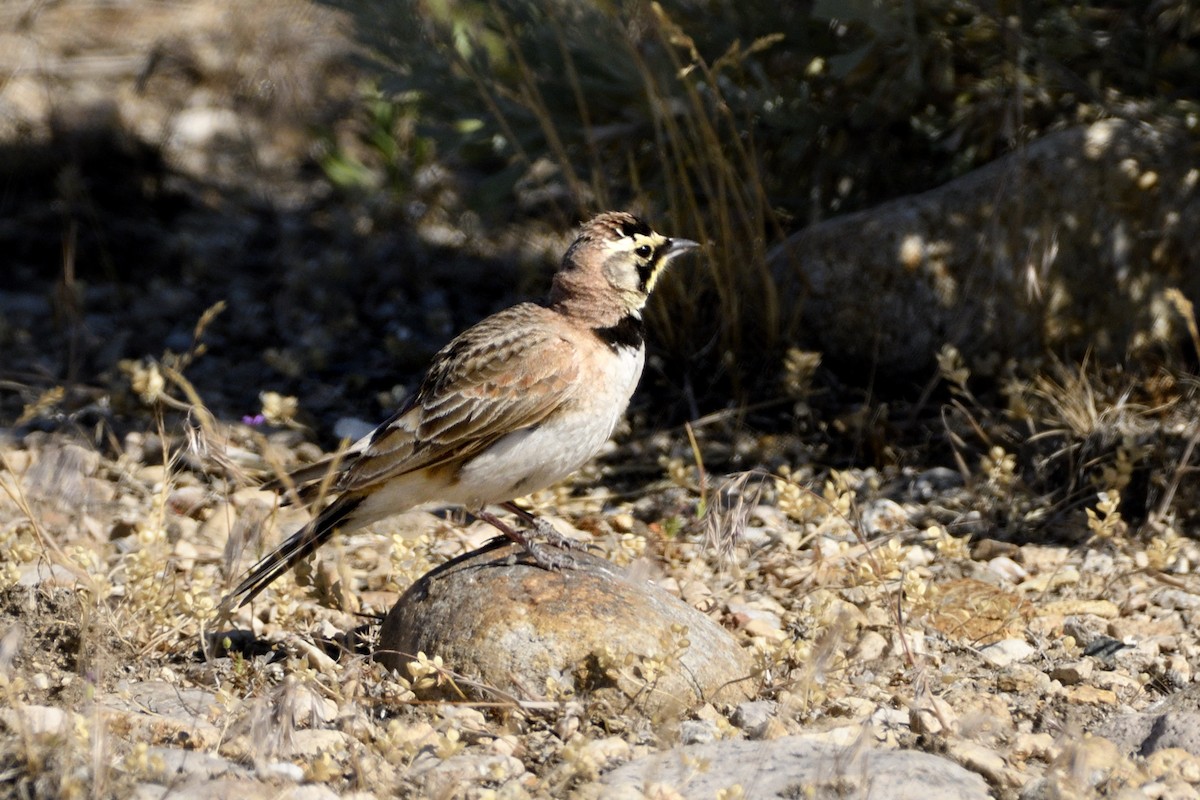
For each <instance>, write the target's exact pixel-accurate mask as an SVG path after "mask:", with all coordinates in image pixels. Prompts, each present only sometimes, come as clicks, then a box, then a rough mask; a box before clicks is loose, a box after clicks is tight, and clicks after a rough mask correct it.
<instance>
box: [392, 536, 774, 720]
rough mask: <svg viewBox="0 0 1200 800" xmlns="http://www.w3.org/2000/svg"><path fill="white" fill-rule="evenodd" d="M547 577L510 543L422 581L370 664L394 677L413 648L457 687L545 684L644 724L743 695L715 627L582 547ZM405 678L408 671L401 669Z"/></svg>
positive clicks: (730, 650)
mask: <svg viewBox="0 0 1200 800" xmlns="http://www.w3.org/2000/svg"><path fill="white" fill-rule="evenodd" d="M571 555H572V556H573V558H574V559H575V565H574V566H572V567H570V568H566V569H563V570H556V571H551V570H546V569H542V568H540V567H538V566H537V565H535V564H534V563H533V562H532V561H531V559H530V558H529V556H528V554H526V553H525V552H524V551H523V550H522V549H521V548H519V547H516V546H515V545H503V544H502V545H499V546H494V545H492V546H488V547H484V548H482V549H480V550H477V551H475V552H474V553H470V554H468V555H466V556H463V557H461V558H458V559H455V560H454V561H452V562H450V563H448V564H445V565H443V566H441V567H439V568H438V569H435V570H433V571H432V572H430V573H428V574H426V575H425V576H424V577H422V578H421V579H420V580H419V581H417V582H416V583H415V584H413V586H412V587H411V588H410V589H409V590H408V591H407V592H406V593H405V594H404V596H403V597H401V598H400V600H399V602H397V603H396V605H395V607H394V608H393V609H392V610H391V612H390V613H389V614H388V616H387V619H386V620H384V623H383V627H382V629H381V630H380V634H379V646H378V649H377V652H376V656H375V657H376V658H377V659H378V660H379V661H381V662H382V663H384V664H385V665H386V666H388V667H390V668H392V669H396V670H398V671H401V672H402V673H403V672H404V668H405V665H406V664H407V663H408V662H410V661H412V660H414V658H415V656H416V654H417V653H418V652H423V653H425V654H426V655H427V656H429V657H430V658H433V657H434V656H441V658H442V661H443V663H444V664H445V666H446V667H447V668H449V669H452V670H454V671H455V672H456V673H458V674H461V675H466V676H468V678H470V680H471V681H472V682H474V683H476V684H478V686H482V687H487V688H485V689H480V688H478V687H473V686H472V685H471V684H470V683H469V682H467V681H458V682H457V685H458V687H459V688H461V689H464V690H467V691H470V692H472V693H474V694H476V695H480V696H483V695H486V694H487V693H488V692H487V689H491V690H494V691H496V692H498V693H500V694H502V695H509V696H515V697H517V698H520V699H538V698H540V697H542V695H543V694H544V693H545V691H546V686H547V679H552V680H553V681H555V682H556V683H557V684H558V686H559V687H560V689H565V690H567V691H570V692H574V693H576V694H581V695H588V696H589V697H590V698H591V699H593V700H597V701H604V702H608V703H610V704H611V706H612V707H613V709H614V710H617V711H621V710H626V709H628V710H636V711H639V712H640V713H643V714H647V715H650V716H656V715H659V714H664V713H674V712H676V711H679V710H681V709H682V708H686V707H689V706H695V705H699V704H700V703H703V702H717V703H736V702H739V701H742V700H747V699H750V698H751V697H753V695H754V693H755V690H756V688H757V684H756V682H755V681H754V680H752V679H751V674H752V670H753V665H752V659H751V656H750V655H749V654H748V653H747V652H746V651H744V650H742V648H740V647H739V646H738V644H737V642H736V641H735V640H734V639H733V637H732V636H731V635H730V634H729V633H728V632H727V631H726V630H725V629H724V628H722V627H721V626H720V625H718V624H717V623H716V622H714V621H712V620H711V619H709V618H708V617H706V616H705V615H704V614H701V613H700V612H699V611H697V610H696V609H694V608H692V607H691V606H689V605H687V604H686V603H683V602H682V601H680V600H679V599H678V598H676V597H674V596H672V595H670V594H668V593H667V592H666V591H664V590H663V589H661V588H659V587H657V586H655V585H654V584H652V583H649V582H647V581H644V580H636V579H632V578H629V577H627V576H626V575H625V573H624V571H623V570H622V569H621V568H620V567H617V566H616V565H614V564H611V563H609V562H608V561H605V560H604V559H601V558H597V557H596V556H593V555H591V554H589V553H586V552H583V551H581V550H576V551H572V553H571ZM405 674H407V673H405Z"/></svg>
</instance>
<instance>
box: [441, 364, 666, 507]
mask: <svg viewBox="0 0 1200 800" xmlns="http://www.w3.org/2000/svg"><path fill="white" fill-rule="evenodd" d="M644 360H645V354H644V353H643V352H642V351H640V350H638V351H628V352H624V353H622V354H621V358H620V361H619V362H618V368H617V369H616V370H613V371H611V372H609V373H608V375H607V380H606V381H605V382H604V384H603V385H600V383H599V382H597V385H596V386H595V387H594V389H591V390H588V391H587V392H583V391H582V390H581V392H580V394H581V396H582V397H583V400H582V401H580V402H576V403H575V404H573V405H572V406H571V410H570V411H567V412H563V413H558V414H553V415H551V416H550V417H549V418H548V419H547V420H545V421H544V422H543V423H542V424H541V425H538V426H535V427H532V428H526V429H524V430H520V431H517V432H515V433H512V434H509V435H508V436H505V437H504V438H503V439H501V440H500V441H498V442H496V444H494V445H492V446H491V447H489V448H488V449H487V450H485V451H484V452H483V453H481V454H480V455H478V456H477V457H475V458H474V459H472V460H471V461H469V462H467V463H466V464H464V465H463V468H462V470H460V472H459V480H458V484H457V486H455V487H454V489H455V490H457V491H455V492H454V494H455V495H456V496H455V497H453V498H446V501H447V502H453V503H459V504H461V505H464V506H466V507H467V508H479V507H481V506H484V505H488V504H491V503H503V502H506V501H508V500H512V499H513V498H514V497H521V496H522V495H526V494H529V493H530V492H533V491H537V490H538V489H544V488H546V487H547V486H551V485H552V484H555V483H558V482H559V481H561V480H562V479H563V478H565V477H567V476H568V475H570V474H571V473H572V472H574V471H575V470H577V469H579V468H580V467H581V466H583V465H584V464H586V463H587V462H588V460H589V459H591V458H592V456H594V455H596V453H597V452H599V450H600V448H601V447H603V446H604V443H605V442H607V441H608V438H609V437H610V436H612V432H613V429H614V428H616V427H617V423H618V422H619V421H620V419H621V416H622V415H623V414H624V413H625V408H626V407H627V406H628V405H629V398H630V397H631V396H632V395H633V390H634V388H636V386H637V381H638V378H639V377H641V374H642V365H643V363H644Z"/></svg>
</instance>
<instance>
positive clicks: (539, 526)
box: [532, 517, 586, 550]
mask: <svg viewBox="0 0 1200 800" xmlns="http://www.w3.org/2000/svg"><path fill="white" fill-rule="evenodd" d="M532 524H533V535H534V536H535V537H537V539H538V540H539V541H541V542H545V543H546V544H548V545H550V546H551V547H557V548H558V549H559V550H582V549H584V547H585V546H586V545H585V544H584V543H583V542H581V541H579V540H577V539H572V538H571V537H570V536H564V535H563V534H561V533H559V532H558V529H557V528H555V527H554V526H553V525H551V524H550V523H549V522H548V521H547V520H544V519H542V518H541V517H535V518H534V519H533V523H532Z"/></svg>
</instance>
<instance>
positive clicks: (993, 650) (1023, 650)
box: [979, 639, 1037, 667]
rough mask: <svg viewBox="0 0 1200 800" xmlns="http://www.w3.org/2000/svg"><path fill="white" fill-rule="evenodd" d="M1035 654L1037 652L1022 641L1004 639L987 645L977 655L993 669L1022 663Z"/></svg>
mask: <svg viewBox="0 0 1200 800" xmlns="http://www.w3.org/2000/svg"><path fill="white" fill-rule="evenodd" d="M1036 652H1037V650H1036V649H1035V648H1034V647H1033V646H1032V645H1031V644H1029V643H1028V642H1026V641H1025V640H1024V639H1004V640H1003V641H999V642H996V643H995V644H989V645H988V646H987V647H985V648H983V649H982V650H980V651H979V654H980V655H982V656H983V658H984V660H985V661H987V662H988V663H989V664H991V665H992V666H993V667H1007V666H1008V665H1009V664H1015V663H1016V662H1018V661H1024V660H1025V659H1027V658H1029V657H1030V656H1032V655H1033V654H1034V653H1036Z"/></svg>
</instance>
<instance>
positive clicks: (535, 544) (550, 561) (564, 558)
mask: <svg viewBox="0 0 1200 800" xmlns="http://www.w3.org/2000/svg"><path fill="white" fill-rule="evenodd" d="M471 513H472V514H473V515H474V516H476V517H478V518H479V519H481V520H483V521H484V522H486V523H487V524H489V525H491V526H492V527H493V528H495V529H496V530H498V531H500V532H501V533H503V534H504V535H505V536H507V537H508V538H509V539H512V540H513V541H514V542H516V543H517V544H519V545H521V547H524V548H525V550H526V552H528V553H529V555H531V556H532V557H533V560H534V561H535V562H537V565H538V566H539V567H541V568H542V569H547V570H551V571H552V572H558V571H560V570H563V569H566V568H567V567H573V566H575V557H574V556H572V555H571V554H570V553H568V552H567V551H566V550H565V549H564V548H563V547H562V546H560V545H555V544H553V543H551V546H550V547H547V546H546V544H545V543H543V542H539V541H535V539H534V537H532V536H530V535H529V534H528V533H526V532H525V531H517V530H514V529H513V528H511V527H509V526H508V524H506V523H505V522H504V520H502V519H500V518H499V517H497V516H496V515H495V514H493V513H491V512H490V511H488V510H487V509H483V508H481V509H479V510H477V511H472V512H471ZM531 516H532V515H531ZM550 530H552V531H554V528H550ZM534 533H535V535H540V534H537V531H535V532H534ZM554 535H555V536H558V537H560V538H562V539H566V538H567V537H565V536H563V535H562V534H561V533H559V532H558V531H554Z"/></svg>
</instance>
